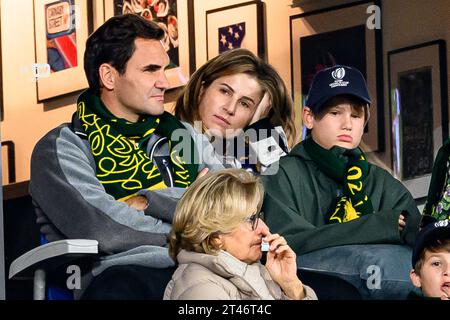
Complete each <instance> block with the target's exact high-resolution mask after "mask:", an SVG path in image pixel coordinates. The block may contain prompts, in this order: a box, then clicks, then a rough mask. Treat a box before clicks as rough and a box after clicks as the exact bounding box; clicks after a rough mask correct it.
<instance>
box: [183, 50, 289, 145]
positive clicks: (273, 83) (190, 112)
mask: <svg viewBox="0 0 450 320" xmlns="http://www.w3.org/2000/svg"><path fill="white" fill-rule="evenodd" d="M239 73H244V74H247V75H249V76H251V77H253V78H255V79H256V81H257V82H258V84H259V85H260V87H261V89H262V91H263V92H267V93H268V94H269V97H270V100H271V102H272V108H271V110H270V113H269V116H268V117H269V119H270V122H271V124H272V125H273V126H281V127H282V128H283V130H284V132H285V133H286V137H287V139H288V145H289V147H292V146H293V145H294V144H295V143H296V142H297V141H296V138H297V130H296V127H295V121H294V118H295V112H294V104H293V102H292V98H291V96H290V94H289V91H288V89H287V87H286V85H285V83H284V81H283V79H282V78H281V76H280V75H279V74H278V72H277V71H276V70H275V69H274V68H273V67H272V66H271V65H270V64H268V63H267V62H265V61H264V60H263V59H261V58H259V57H257V56H255V55H254V54H253V53H252V52H251V51H249V50H247V49H242V48H237V49H233V50H229V51H225V52H224V53H222V54H220V55H218V56H216V57H214V58H213V59H211V60H209V61H208V62H206V63H205V64H204V65H202V66H201V67H200V68H199V69H197V70H196V71H195V72H194V74H193V75H192V76H191V78H190V79H189V82H188V83H187V84H186V86H185V87H184V88H183V91H182V92H181V93H180V95H179V97H178V99H177V102H176V104H175V116H176V117H177V118H179V119H181V120H183V121H186V122H189V123H191V124H193V123H194V121H198V120H201V119H200V115H199V110H198V107H199V105H200V102H201V94H200V92H201V90H202V88H203V89H206V88H208V87H209V86H210V85H211V84H212V83H213V82H214V81H215V80H217V79H219V78H221V77H225V76H230V75H235V74H239Z"/></svg>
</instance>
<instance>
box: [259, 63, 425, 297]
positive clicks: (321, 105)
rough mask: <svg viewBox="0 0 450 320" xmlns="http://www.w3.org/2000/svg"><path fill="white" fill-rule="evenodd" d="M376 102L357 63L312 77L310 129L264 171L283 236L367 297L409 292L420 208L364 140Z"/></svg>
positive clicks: (269, 204)
mask: <svg viewBox="0 0 450 320" xmlns="http://www.w3.org/2000/svg"><path fill="white" fill-rule="evenodd" d="M370 103H371V101H370V97H369V93H368V90H367V86H366V82H365V80H364V77H363V75H362V74H361V73H360V72H359V71H358V70H356V69H354V68H350V67H347V66H340V65H338V66H334V67H331V68H327V69H324V70H322V71H320V72H319V73H318V74H317V75H316V76H315V77H314V80H313V83H312V85H311V89H310V91H309V94H308V97H307V100H306V106H305V107H304V109H303V114H302V115H303V123H304V125H305V126H306V127H307V128H308V129H309V130H310V132H311V134H310V136H308V137H307V138H306V140H305V141H303V142H301V143H300V144H298V145H297V146H296V147H295V148H293V150H292V151H291V153H290V154H289V155H288V156H286V157H284V158H282V159H281V160H280V163H279V170H278V173H277V174H276V175H273V176H267V177H265V178H264V182H265V188H266V196H265V201H264V207H263V211H264V217H265V221H266V223H267V224H268V226H269V227H270V228H271V230H275V231H276V232H278V233H281V234H283V235H285V238H286V239H287V241H288V243H289V245H290V246H291V247H292V248H293V249H294V250H295V251H296V253H297V254H298V262H297V265H298V266H299V268H300V269H302V268H304V269H309V270H317V271H318V272H319V271H320V272H324V273H327V274H331V275H335V276H337V277H340V278H342V279H344V280H346V281H349V282H350V283H351V284H352V285H354V286H355V287H356V288H357V289H358V291H359V293H360V295H361V296H362V297H363V298H375V299H404V298H406V297H407V295H408V293H409V291H410V290H411V289H412V285H411V283H410V281H409V279H408V273H409V270H410V267H409V264H410V257H411V248H410V247H409V246H411V245H412V244H413V243H414V240H415V237H416V234H417V231H418V226H419V222H420V213H419V211H418V210H417V207H416V204H415V202H414V200H413V198H412V196H411V194H410V193H409V192H408V190H407V189H406V188H405V187H404V186H403V185H402V184H401V183H400V182H399V181H398V180H396V179H395V178H393V177H392V176H391V175H390V174H389V173H388V172H387V171H385V170H383V169H381V168H379V167H377V166H375V165H373V164H371V163H369V162H368V161H367V158H366V155H365V154H364V152H363V151H362V150H361V149H360V148H359V147H358V146H359V143H360V142H361V138H362V135H363V133H364V126H365V124H366V123H367V121H368V118H369V105H370ZM408 245H409V246H408ZM336 298H339V297H336Z"/></svg>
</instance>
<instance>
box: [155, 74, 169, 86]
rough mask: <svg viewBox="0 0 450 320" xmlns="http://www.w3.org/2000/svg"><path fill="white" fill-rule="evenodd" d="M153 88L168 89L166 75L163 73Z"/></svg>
mask: <svg viewBox="0 0 450 320" xmlns="http://www.w3.org/2000/svg"><path fill="white" fill-rule="evenodd" d="M155 87H157V88H158V89H164V90H166V89H169V87H170V83H169V79H167V76H166V73H165V72H164V71H163V72H162V73H161V75H160V76H159V77H158V79H157V80H156V82H155Z"/></svg>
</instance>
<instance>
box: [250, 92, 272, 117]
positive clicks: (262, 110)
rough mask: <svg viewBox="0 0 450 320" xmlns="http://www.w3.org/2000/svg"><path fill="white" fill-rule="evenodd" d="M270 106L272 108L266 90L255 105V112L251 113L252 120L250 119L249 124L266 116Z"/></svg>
mask: <svg viewBox="0 0 450 320" xmlns="http://www.w3.org/2000/svg"><path fill="white" fill-rule="evenodd" d="M271 108H272V101H270V97H269V94H268V93H267V91H266V92H265V93H264V96H263V97H262V99H261V101H260V102H259V104H258V106H257V107H256V111H255V114H254V115H253V118H252V120H250V123H249V124H253V123H255V122H257V121H259V120H261V119H262V118H264V117H267V115H268V114H269V111H270V109H271Z"/></svg>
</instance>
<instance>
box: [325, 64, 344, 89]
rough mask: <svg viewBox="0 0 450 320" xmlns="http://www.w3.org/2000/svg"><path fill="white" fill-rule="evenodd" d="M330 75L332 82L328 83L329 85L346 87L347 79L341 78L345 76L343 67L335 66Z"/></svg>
mask: <svg viewBox="0 0 450 320" xmlns="http://www.w3.org/2000/svg"><path fill="white" fill-rule="evenodd" d="M331 76H332V77H333V79H334V82H332V83H330V84H329V86H330V87H331V88H335V87H346V86H347V85H348V83H349V82H348V81H344V80H342V79H343V78H344V77H345V69H344V68H337V69H336V70H334V71H332V72H331Z"/></svg>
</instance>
